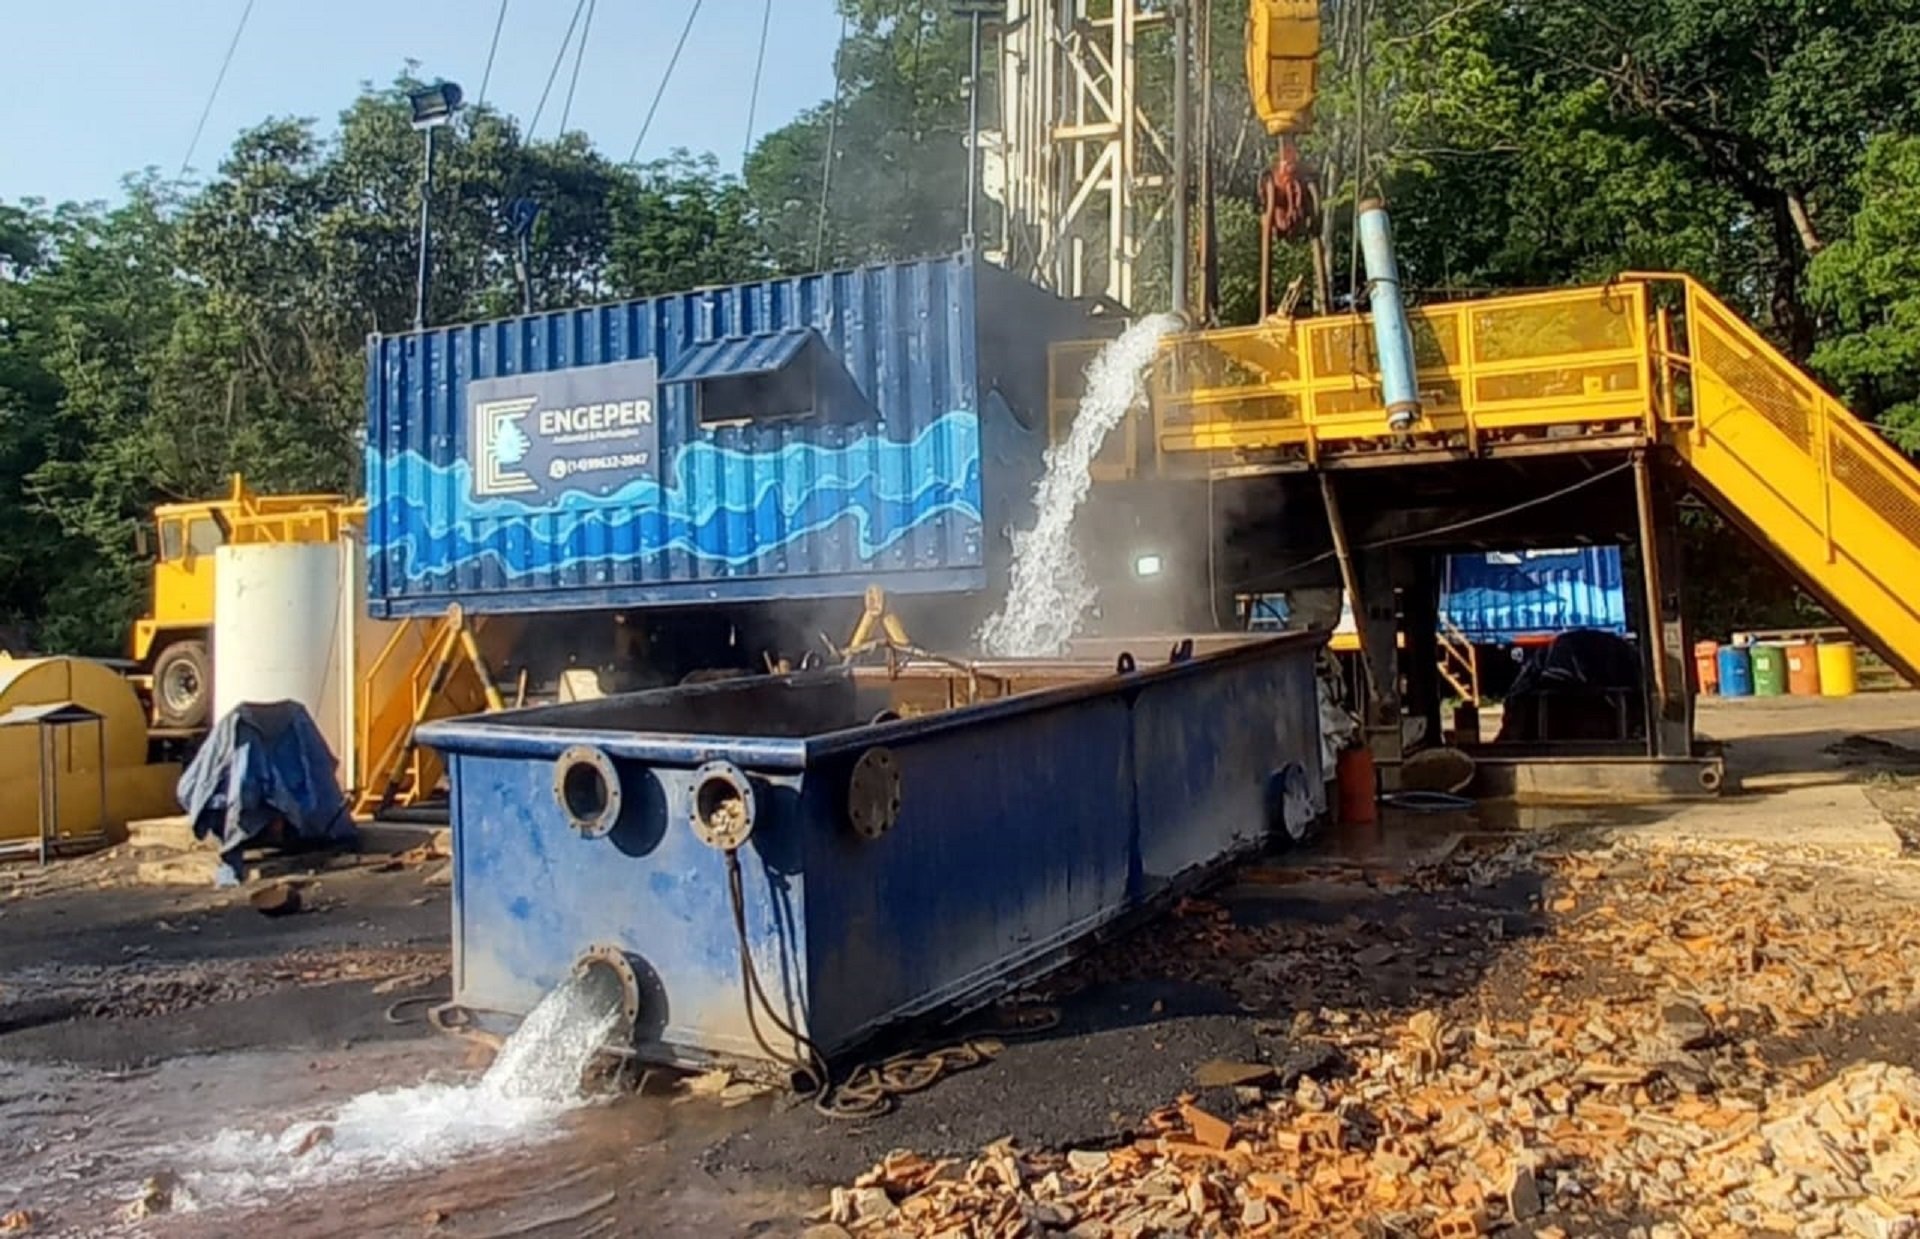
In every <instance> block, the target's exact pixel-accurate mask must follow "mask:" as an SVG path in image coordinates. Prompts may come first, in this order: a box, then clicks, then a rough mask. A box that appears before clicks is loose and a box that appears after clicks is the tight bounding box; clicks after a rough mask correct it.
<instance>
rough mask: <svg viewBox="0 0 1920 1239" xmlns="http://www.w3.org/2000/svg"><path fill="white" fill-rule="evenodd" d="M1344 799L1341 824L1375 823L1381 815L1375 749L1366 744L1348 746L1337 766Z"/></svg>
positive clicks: (1337, 777) (1341, 804) (1340, 788)
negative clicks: (1374, 757)
mask: <svg viewBox="0 0 1920 1239" xmlns="http://www.w3.org/2000/svg"><path fill="white" fill-rule="evenodd" d="M1334 780H1335V783H1336V784H1337V791H1338V793H1339V799H1340V824H1341V825H1343V826H1371V825H1373V824H1374V823H1375V822H1376V821H1378V820H1379V816H1380V805H1379V799H1380V790H1379V787H1378V785H1377V784H1376V783H1375V781H1374V772H1373V753H1372V751H1371V750H1369V749H1368V748H1367V747H1366V746H1365V745H1361V746H1360V747H1358V748H1351V749H1347V750H1346V751H1345V752H1343V753H1341V754H1340V760H1339V763H1338V764H1337V765H1336V766H1335V767H1334Z"/></svg>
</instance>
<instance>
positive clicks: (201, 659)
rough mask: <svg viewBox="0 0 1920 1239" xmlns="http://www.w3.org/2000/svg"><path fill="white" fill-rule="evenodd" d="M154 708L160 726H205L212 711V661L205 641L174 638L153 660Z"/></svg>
mask: <svg viewBox="0 0 1920 1239" xmlns="http://www.w3.org/2000/svg"><path fill="white" fill-rule="evenodd" d="M153 710H154V714H155V716H156V717H158V719H159V720H160V725H161V726H162V727H204V726H206V725H207V717H208V716H209V715H211V714H212V713H213V663H212V660H211V659H209V658H208V657H207V643H206V642H204V641H176V642H174V643H173V644H172V645H169V646H168V647H167V648H166V649H164V650H162V651H160V657H159V658H158V659H156V660H154V664H153Z"/></svg>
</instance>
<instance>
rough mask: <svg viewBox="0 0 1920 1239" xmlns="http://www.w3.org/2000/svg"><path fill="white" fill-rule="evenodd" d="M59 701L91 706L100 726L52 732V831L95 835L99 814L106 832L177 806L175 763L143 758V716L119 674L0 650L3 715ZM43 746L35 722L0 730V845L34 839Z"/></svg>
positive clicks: (80, 663) (89, 665)
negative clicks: (54, 809)
mask: <svg viewBox="0 0 1920 1239" xmlns="http://www.w3.org/2000/svg"><path fill="white" fill-rule="evenodd" d="M63 702H72V703H74V704H75V705H79V706H82V707H84V708H86V709H87V710H90V711H92V712H93V713H94V714H96V715H98V716H99V726H98V729H96V728H95V727H94V726H93V725H92V724H90V723H89V724H86V725H80V726H74V727H65V728H59V729H57V730H55V731H54V732H53V739H52V743H53V745H54V751H53V757H54V768H55V771H56V777H57V778H58V779H59V780H60V783H59V787H58V789H57V795H56V796H55V800H56V801H57V803H58V806H59V821H58V829H57V831H56V837H58V838H60V839H71V838H78V837H82V836H86V835H91V834H94V833H96V832H98V830H99V829H100V825H101V822H102V820H103V818H104V820H105V821H106V823H107V825H108V827H109V833H111V832H112V830H113V828H115V827H118V826H122V825H124V824H125V823H127V822H129V821H136V820H138V819H140V818H147V817H163V816H166V815H167V814H170V813H175V812H177V811H178V805H177V804H176V802H175V800H174V789H175V785H176V784H177V783H178V782H179V780H180V767H179V766H177V765H173V764H170V763H163V764H157V765H149V764H147V722H146V716H145V714H144V712H143V711H142V710H141V708H140V699H139V698H138V697H137V696H135V694H134V691H133V687H132V685H130V684H128V683H127V681H126V679H125V678H124V677H122V676H120V675H117V674H115V673H114V672H113V671H111V670H109V669H108V668H106V667H103V666H101V665H100V664H99V663H96V662H89V661H87V660H86V659H84V658H21V659H14V658H8V657H6V656H5V655H3V654H0V714H4V713H5V712H7V711H9V710H14V709H17V708H19V707H22V706H46V705H56V704H60V703H63ZM40 746H41V739H40V736H39V733H38V732H37V731H36V729H35V728H33V727H11V728H4V729H0V845H5V844H12V843H18V842H25V841H30V840H33V839H36V838H38V837H39V821H40V805H41V786H40V770H41V756H42V754H41V749H40ZM103 755H104V759H105V767H106V768H105V773H104V779H103V777H102V770H101V761H102V757H103ZM103 788H104V794H105V797H106V805H105V809H106V812H105V813H104V814H103V813H102V812H101V808H102V806H101V796H102V791H103Z"/></svg>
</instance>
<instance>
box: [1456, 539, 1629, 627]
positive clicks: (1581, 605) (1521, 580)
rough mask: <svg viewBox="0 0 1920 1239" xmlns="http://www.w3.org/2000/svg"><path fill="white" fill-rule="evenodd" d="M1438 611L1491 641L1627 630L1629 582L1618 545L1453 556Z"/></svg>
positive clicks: (1460, 625)
mask: <svg viewBox="0 0 1920 1239" xmlns="http://www.w3.org/2000/svg"><path fill="white" fill-rule="evenodd" d="M1440 598H1441V602H1440V606H1441V610H1442V612H1443V613H1444V614H1445V615H1446V616H1447V618H1448V619H1450V620H1451V621H1452V622H1453V623H1454V625H1455V626H1456V627H1458V628H1459V629H1460V630H1461V631H1462V632H1464V633H1466V635H1467V636H1468V637H1469V638H1470V639H1472V640H1474V641H1478V642H1484V643H1486V644H1489V645H1510V644H1512V643H1513V642H1515V641H1518V640H1519V639H1521V638H1523V637H1529V636H1541V635H1546V634H1552V633H1562V632H1570V631H1572V630H1573V629H1576V628H1595V629H1599V630H1601V631H1603V632H1611V633H1618V634H1621V635H1623V636H1624V635H1625V634H1626V632H1627V595H1626V585H1625V582H1624V580H1623V578H1622V575H1621V566H1620V548H1619V547H1617V546H1605V547H1586V548H1583V549H1579V550H1567V551H1522V552H1518V553H1515V554H1497V553H1496V554H1485V555H1454V556H1451V557H1449V559H1448V561H1447V567H1446V579H1445V580H1444V581H1443V582H1442V584H1441V595H1440Z"/></svg>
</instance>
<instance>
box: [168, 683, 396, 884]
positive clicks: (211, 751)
mask: <svg viewBox="0 0 1920 1239" xmlns="http://www.w3.org/2000/svg"><path fill="white" fill-rule="evenodd" d="M178 792H179V798H180V805H181V807H182V808H184V809H185V810H186V811H187V815H188V816H189V817H191V818H192V819H193V833H194V837H195V838H199V839H214V840H217V841H218V842H219V844H220V855H221V860H222V861H223V862H225V864H224V868H223V872H222V874H221V878H222V881H223V882H224V881H233V880H238V878H239V876H240V865H239V860H240V849H241V848H242V847H244V846H246V844H247V843H248V842H249V841H251V840H253V839H254V838H256V837H257V836H259V835H261V834H263V833H265V832H267V831H269V830H271V829H273V828H274V827H276V826H278V827H279V828H280V831H281V833H280V835H279V836H278V841H280V842H283V843H314V844H325V843H352V842H354V841H355V840H356V839H357V838H358V836H357V833H356V832H355V830H354V827H353V818H352V816H351V815H350V814H349V813H348V812H347V800H346V797H345V796H344V795H342V794H341V791H340V781H339V779H338V778H337V777H336V776H335V774H334V758H333V753H332V752H331V751H330V750H329V749H328V748H327V742H326V740H325V739H324V738H323V737H322V736H321V735H320V729H319V728H318V727H316V726H314V723H313V718H312V717H311V716H310V715H308V713H307V710H306V707H305V706H303V705H301V704H300V703H299V702H297V701H275V702H268V703H262V704H247V705H242V706H239V707H237V708H235V709H233V710H231V711H229V712H228V714H227V715H226V717H224V718H222V719H221V720H220V722H219V723H218V724H217V725H216V726H215V727H214V729H213V732H212V734H211V735H209V736H208V737H207V740H206V743H205V744H203V745H201V746H200V752H199V753H197V754H196V755H195V756H194V759H193V764H192V765H190V766H188V767H187V769H186V773H184V774H182V775H181V776H180V785H179V789H178Z"/></svg>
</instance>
